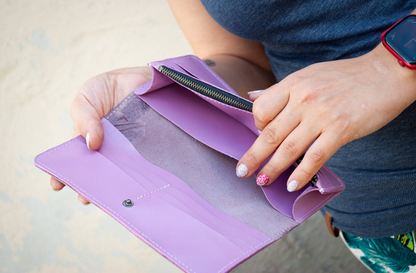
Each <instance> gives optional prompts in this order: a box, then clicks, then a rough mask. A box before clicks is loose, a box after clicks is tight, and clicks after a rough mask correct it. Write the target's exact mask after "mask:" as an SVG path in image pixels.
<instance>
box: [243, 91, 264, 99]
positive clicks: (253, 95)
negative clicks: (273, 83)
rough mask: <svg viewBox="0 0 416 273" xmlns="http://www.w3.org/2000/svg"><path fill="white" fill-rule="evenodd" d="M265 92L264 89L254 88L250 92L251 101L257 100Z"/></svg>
mask: <svg viewBox="0 0 416 273" xmlns="http://www.w3.org/2000/svg"><path fill="white" fill-rule="evenodd" d="M263 93H264V90H254V91H250V92H248V93H247V94H248V96H249V97H250V100H251V101H255V100H256V99H258V98H259V97H260V96H261V95H262V94H263Z"/></svg>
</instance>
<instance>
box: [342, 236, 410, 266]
mask: <svg viewBox="0 0 416 273" xmlns="http://www.w3.org/2000/svg"><path fill="white" fill-rule="evenodd" d="M340 235H341V238H342V239H343V241H344V242H345V244H346V245H347V247H348V248H349V249H350V250H351V252H352V254H354V256H355V257H357V259H359V260H360V261H361V262H362V263H363V264H364V265H365V266H366V267H367V268H368V269H369V270H370V271H372V272H374V273H387V272H409V273H416V253H415V236H416V232H415V231H414V232H409V233H406V234H402V235H398V236H392V237H386V238H380V239H367V238H361V237H358V236H354V235H351V234H348V233H345V232H340Z"/></svg>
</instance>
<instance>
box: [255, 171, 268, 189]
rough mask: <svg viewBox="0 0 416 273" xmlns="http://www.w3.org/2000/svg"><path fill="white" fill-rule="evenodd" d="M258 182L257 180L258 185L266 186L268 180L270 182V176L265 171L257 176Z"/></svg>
mask: <svg viewBox="0 0 416 273" xmlns="http://www.w3.org/2000/svg"><path fill="white" fill-rule="evenodd" d="M256 182H257V185H259V186H264V185H266V184H267V182H269V177H268V176H267V175H265V174H264V173H262V174H260V175H259V176H257V181H256Z"/></svg>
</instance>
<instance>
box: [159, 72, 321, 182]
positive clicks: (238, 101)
mask: <svg viewBox="0 0 416 273" xmlns="http://www.w3.org/2000/svg"><path fill="white" fill-rule="evenodd" d="M158 70H159V72H161V73H163V74H165V75H166V76H168V77H169V78H171V79H172V80H174V81H176V82H178V83H180V84H182V85H184V86H186V87H188V88H190V89H192V90H194V91H195V92H197V93H199V94H202V95H204V96H206V97H209V98H212V99H214V100H216V101H219V102H222V103H225V104H227V105H230V106H233V107H236V108H238V109H242V110H245V111H249V112H252V110H253V103H252V102H249V101H246V100H244V99H242V98H240V97H237V96H236V95H233V94H230V93H228V92H225V91H223V90H221V89H219V88H217V87H215V86H212V85H209V84H207V83H204V82H202V81H200V80H197V79H194V78H192V77H190V76H188V75H185V74H183V73H181V72H179V71H176V70H174V69H172V68H169V67H166V66H164V65H161V66H159V68H158ZM303 156H304V155H302V156H301V157H299V158H298V160H296V163H297V164H298V165H299V164H300V162H302V159H303ZM316 182H318V176H317V175H316V174H315V175H314V176H313V177H312V178H311V180H310V181H309V183H311V185H312V186H315V184H316Z"/></svg>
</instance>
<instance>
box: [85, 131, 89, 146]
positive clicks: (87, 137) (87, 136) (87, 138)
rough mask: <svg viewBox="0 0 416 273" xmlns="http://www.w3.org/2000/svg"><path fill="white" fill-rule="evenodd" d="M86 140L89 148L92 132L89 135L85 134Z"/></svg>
mask: <svg viewBox="0 0 416 273" xmlns="http://www.w3.org/2000/svg"><path fill="white" fill-rule="evenodd" d="M85 140H86V141H87V147H88V149H90V133H87V135H86V136H85Z"/></svg>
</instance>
